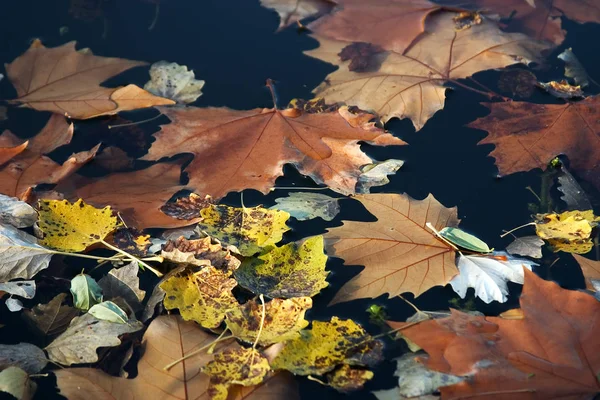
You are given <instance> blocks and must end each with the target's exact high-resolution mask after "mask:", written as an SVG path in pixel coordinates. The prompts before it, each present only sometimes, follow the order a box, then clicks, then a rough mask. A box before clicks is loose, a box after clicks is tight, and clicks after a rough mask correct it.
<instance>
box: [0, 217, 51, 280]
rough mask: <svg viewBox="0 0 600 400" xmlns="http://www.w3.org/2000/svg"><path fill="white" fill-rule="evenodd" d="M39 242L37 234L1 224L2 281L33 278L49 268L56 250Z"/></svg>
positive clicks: (0, 264)
mask: <svg viewBox="0 0 600 400" xmlns="http://www.w3.org/2000/svg"><path fill="white" fill-rule="evenodd" d="M37 243H38V241H37V239H36V238H35V236H32V235H30V234H28V233H25V232H22V231H20V230H18V229H16V228H14V227H13V226H10V225H6V226H5V225H2V224H0V282H7V281H10V280H13V279H19V278H21V279H31V278H32V277H33V276H34V275H35V274H37V273H38V272H40V271H41V270H43V269H46V268H48V264H49V263H50V258H51V257H52V254H54V252H53V251H52V250H48V249H46V248H44V247H42V246H40V245H39V244H37Z"/></svg>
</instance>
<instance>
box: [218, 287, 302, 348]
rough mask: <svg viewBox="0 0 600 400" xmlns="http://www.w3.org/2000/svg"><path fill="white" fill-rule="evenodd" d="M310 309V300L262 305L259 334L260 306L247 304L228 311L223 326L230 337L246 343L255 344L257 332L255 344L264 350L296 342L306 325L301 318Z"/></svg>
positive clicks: (279, 300)
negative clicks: (288, 342)
mask: <svg viewBox="0 0 600 400" xmlns="http://www.w3.org/2000/svg"><path fill="white" fill-rule="evenodd" d="M311 307H312V300H311V298H310V297H296V298H293V299H287V300H282V299H273V300H271V301H270V302H268V303H266V304H265V314H264V315H265V319H264V323H263V324H262V330H261V321H262V316H263V307H262V304H261V303H260V302H258V301H256V300H250V301H248V302H246V303H245V304H243V305H238V306H237V307H235V308H232V309H231V310H229V311H227V314H226V319H225V323H226V324H227V328H229V330H230V331H231V334H232V335H233V336H235V337H236V338H238V339H240V340H242V341H244V342H247V343H254V342H255V341H256V338H257V336H258V335H259V332H260V337H259V339H258V344H259V345H261V346H267V345H270V344H273V343H279V342H285V341H286V340H292V339H296V338H298V336H299V335H298V331H300V330H301V329H303V328H305V327H306V326H307V325H308V321H307V320H305V319H304V314H305V313H306V310H308V309H310V308H311Z"/></svg>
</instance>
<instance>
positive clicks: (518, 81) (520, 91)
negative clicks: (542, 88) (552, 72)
mask: <svg viewBox="0 0 600 400" xmlns="http://www.w3.org/2000/svg"><path fill="white" fill-rule="evenodd" d="M536 85H537V77H536V76H535V75H534V74H533V73H532V72H531V71H528V70H526V69H522V68H513V69H507V70H505V71H502V73H501V74H500V78H498V89H500V90H501V91H503V92H504V93H509V94H510V95H511V96H512V97H517V96H518V97H522V98H524V99H527V98H529V97H531V96H533V93H534V92H535V90H536V89H535V88H536Z"/></svg>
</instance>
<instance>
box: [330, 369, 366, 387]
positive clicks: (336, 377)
mask: <svg viewBox="0 0 600 400" xmlns="http://www.w3.org/2000/svg"><path fill="white" fill-rule="evenodd" d="M371 379H373V372H371V371H369V370H368V369H359V368H353V367H351V366H349V365H342V366H341V367H340V368H338V369H336V370H335V371H332V372H330V373H328V374H327V384H328V385H329V386H331V387H332V388H334V389H336V390H337V391H339V392H343V393H348V392H352V391H355V390H360V389H362V388H363V386H364V384H365V383H366V382H367V381H368V380H371Z"/></svg>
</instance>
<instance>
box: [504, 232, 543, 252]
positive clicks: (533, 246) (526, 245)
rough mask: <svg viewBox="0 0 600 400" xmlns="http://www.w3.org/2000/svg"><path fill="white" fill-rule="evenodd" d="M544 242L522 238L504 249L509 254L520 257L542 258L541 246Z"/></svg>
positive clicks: (531, 237) (530, 237) (532, 238)
mask: <svg viewBox="0 0 600 400" xmlns="http://www.w3.org/2000/svg"><path fill="white" fill-rule="evenodd" d="M543 245H544V241H543V240H542V239H540V238H539V237H537V236H535V235H533V236H522V237H518V238H516V239H515V240H514V241H513V242H512V243H511V244H509V245H508V246H507V247H506V251H507V252H508V253H509V254H518V255H520V256H526V257H533V258H542V246H543Z"/></svg>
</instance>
